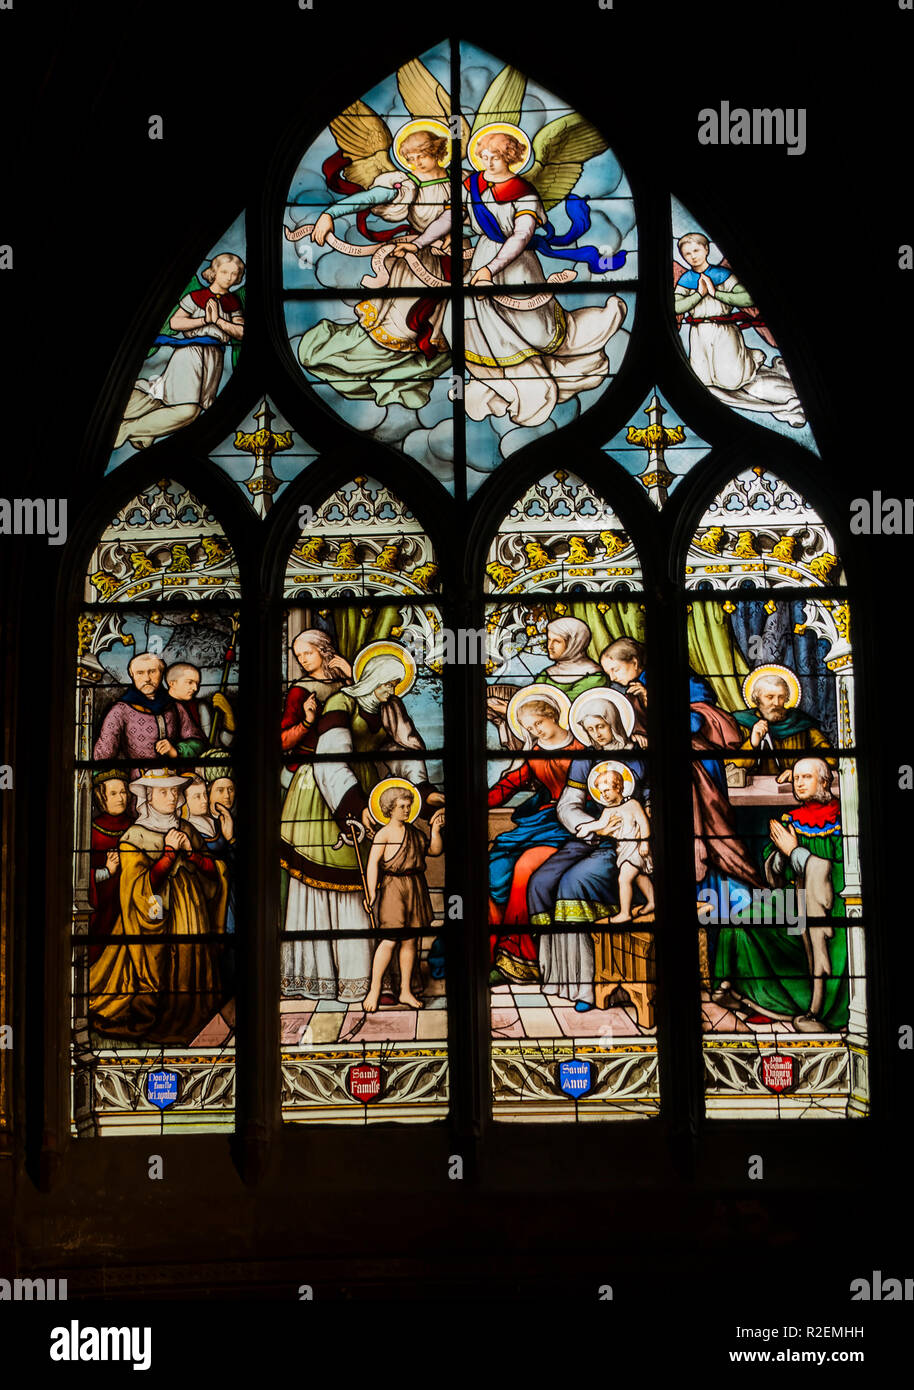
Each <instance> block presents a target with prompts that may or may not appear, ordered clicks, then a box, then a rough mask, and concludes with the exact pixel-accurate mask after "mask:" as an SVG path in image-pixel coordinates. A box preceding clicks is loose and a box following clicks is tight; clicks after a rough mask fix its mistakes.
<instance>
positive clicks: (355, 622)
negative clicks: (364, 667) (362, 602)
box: [333, 605, 400, 662]
mask: <svg viewBox="0 0 914 1390" xmlns="http://www.w3.org/2000/svg"><path fill="white" fill-rule="evenodd" d="M333 622H334V626H335V627H336V649H337V651H338V652H339V654H340V656H344V657H345V658H346V660H347V661H350V662H351V661H353V660H354V659H355V657H356V656H357V655H358V653H359V652H360V651H361V650H362V648H363V647H367V645H368V643H369V642H382V641H383V640H384V639H385V638H386V637H389V636H390V634H391V631H392V629H393V628H395V627H399V625H400V610H399V608H358V607H357V606H356V605H353V607H352V608H337V609H335V610H334V613H333Z"/></svg>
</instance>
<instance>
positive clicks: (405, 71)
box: [397, 58, 470, 154]
mask: <svg viewBox="0 0 914 1390" xmlns="http://www.w3.org/2000/svg"><path fill="white" fill-rule="evenodd" d="M397 86H398V87H399V88H400V95H401V97H402V98H403V104H404V106H405V107H406V109H407V111H408V112H409V114H410V115H411V116H415V117H422V116H431V117H433V118H434V119H435V120H440V121H444V123H445V125H446V124H447V123H448V119H449V117H450V114H451V97H450V93H449V92H448V91H446V90H445V88H444V87H442V85H441V83H440V82H439V81H438V79H437V78H436V77H434V76H433V75H432V74H431V73H430V72H429V70H428V68H427V67H426V66H425V64H424V63H422V62H420V60H419V59H418V58H410V60H409V62H408V63H404V64H403V66H402V67H401V68H399V69H398V71H397ZM469 133H470V127H469V125H468V124H467V122H466V121H465V120H464V118H463V116H461V117H460V150H461V154H462V153H463V151H464V149H465V148H466V142H467V136H468V135H469Z"/></svg>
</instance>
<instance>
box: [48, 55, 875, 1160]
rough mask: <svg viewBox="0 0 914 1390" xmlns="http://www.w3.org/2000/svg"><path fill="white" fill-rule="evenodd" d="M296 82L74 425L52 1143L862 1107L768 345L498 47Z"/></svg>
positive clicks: (828, 727) (739, 285) (838, 806)
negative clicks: (287, 125)
mask: <svg viewBox="0 0 914 1390" xmlns="http://www.w3.org/2000/svg"><path fill="white" fill-rule="evenodd" d="M341 101H342V102H345V103H346V104H342V105H341V107H340V109H336V110H333V111H329V112H324V113H323V115H322V117H321V121H322V124H321V125H320V127H319V128H317V129H316V128H315V124H316V123H315V122H314V121H310V122H309V123H308V124H307V127H304V126H303V129H302V132H301V139H300V140H299V142H298V145H297V148H296V149H295V151H294V154H293V155H291V156H289V155H288V154H287V153H283V154H282V155H281V156H280V157H279V158H278V159H277V161H276V162H275V164H274V167H273V169H272V172H271V173H270V175H269V176H268V179H267V187H266V189H265V192H264V197H263V200H262V208H260V205H258V209H259V210H257V211H253V212H252V211H250V210H249V211H248V212H247V213H245V214H243V215H241V216H240V217H239V218H238V219H237V220H236V222H234V223H233V224H232V225H231V227H229V229H228V230H227V231H226V233H225V234H224V235H223V236H222V237H221V239H220V240H219V241H218V242H213V243H212V244H210V245H206V246H205V247H204V246H202V245H201V247H200V248H199V250H200V256H201V258H200V260H199V262H198V264H197V268H196V270H195V271H194V274H193V276H192V278H191V280H190V281H183V280H182V282H181V284H179V285H177V286H176V287H175V293H174V295H173V296H169V297H167V302H166V301H165V300H163V301H162V302H161V303H160V304H158V305H156V306H155V309H154V312H152V311H151V312H150V320H149V321H150V323H152V322H153V321H154V322H155V324H156V326H158V325H159V324H160V325H161V331H159V332H154V333H153V335H152V336H153V339H154V341H152V342H151V346H150V351H149V352H148V354H147V355H146V356H145V357H143V358H142V359H141V361H140V362H139V364H138V367H137V371H136V375H135V378H134V381H133V383H132V384H131V385H130V386H129V388H128V390H127V391H126V392H125V393H124V395H125V399H123V400H121V401H120V402H119V406H118V409H117V411H116V412H115V414H116V418H115V416H113V415H111V414H110V411H109V414H108V416H107V417H106V428H107V439H106V449H105V457H106V472H107V474H108V475H110V476H107V477H106V478H105V479H104V481H103V483H102V491H101V494H100V495H101V499H102V500H101V502H100V503H99V505H100V506H102V507H103V508H106V509H107V510H109V511H111V512H112V513H115V512H116V515H115V519H114V521H113V522H112V523H111V524H110V525H107V526H103V525H99V526H98V527H96V533H95V538H94V542H93V541H92V540H89V541H87V539H86V538H85V537H83V538H82V540H81V541H80V543H81V544H83V551H84V553H83V557H82V559H84V558H85V553H87V552H88V549H89V546H90V544H92V543H94V546H95V548H94V550H93V551H92V557H91V563H90V564H89V566H88V569H86V568H85V566H82V568H81V570H80V579H81V582H82V577H83V575H85V580H84V584H85V589H84V594H83V598H82V601H81V605H80V611H79V614H78V615H77V624H78V634H77V644H78V651H77V653H76V669H77V679H76V700H77V724H76V728H77V734H76V746H75V749H74V776H75V801H74V819H73V824H74V828H75V836H76V841H75V861H74V862H75V870H74V875H75V876H74V880H73V885H74V887H73V901H74V913H73V924H72V933H73V957H72V975H71V984H72V997H73V1015H72V1018H73V1027H72V1051H71V1055H72V1082H73V1084H72V1106H71V1113H70V1115H69V1123H70V1126H71V1129H72V1132H74V1133H75V1134H77V1135H79V1136H94V1135H108V1134H118V1133H120V1134H137V1133H141V1134H148V1133H157V1132H160V1131H162V1130H163V1129H164V1130H175V1131H182V1132H188V1133H191V1132H195V1131H204V1130H223V1131H226V1130H232V1129H234V1128H240V1129H241V1130H242V1131H243V1132H245V1133H246V1134H249V1135H250V1134H256V1135H258V1136H263V1135H270V1134H271V1133H273V1131H274V1128H275V1126H277V1124H278V1123H280V1122H281V1121H284V1122H286V1123H287V1124H288V1126H289V1130H290V1131H292V1132H295V1131H296V1130H300V1129H301V1128H302V1127H316V1126H317V1125H324V1126H330V1127H331V1128H335V1127H338V1126H340V1125H342V1126H351V1125H352V1124H362V1125H368V1124H371V1125H373V1126H374V1127H380V1126H381V1125H383V1124H384V1123H390V1124H392V1123H394V1122H396V1123H397V1124H398V1125H401V1126H402V1125H416V1124H419V1123H427V1122H429V1121H436V1122H439V1123H447V1124H449V1125H451V1126H453V1127H454V1128H455V1129H456V1131H457V1132H458V1133H459V1134H462V1135H464V1136H467V1135H472V1134H475V1133H477V1132H478V1131H479V1129H480V1128H481V1127H482V1126H484V1125H485V1123H486V1122H487V1121H488V1119H489V1117H490V1116H491V1117H492V1118H494V1119H495V1120H496V1121H504V1122H506V1124H505V1125H502V1126H499V1127H498V1128H497V1130H496V1132H500V1133H502V1134H504V1133H505V1132H506V1128H507V1122H512V1123H514V1124H517V1123H518V1122H520V1123H530V1122H549V1123H550V1124H552V1125H553V1128H554V1123H555V1122H557V1121H559V1122H560V1121H563V1120H567V1121H569V1122H571V1121H574V1122H577V1121H588V1122H589V1121H594V1120H606V1119H623V1118H642V1119H644V1118H649V1119H653V1120H654V1121H655V1122H659V1123H663V1122H664V1121H665V1120H667V1119H671V1118H672V1119H678V1120H679V1121H681V1120H682V1118H683V1117H684V1116H686V1115H687V1114H691V1115H694V1114H695V1113H697V1112H699V1111H701V1110H702V1109H703V1110H704V1113H705V1114H706V1115H707V1117H708V1118H712V1119H713V1118H721V1117H729V1118H733V1117H736V1118H739V1119H744V1118H747V1117H766V1118H775V1117H778V1116H781V1115H800V1114H816V1115H819V1116H822V1115H828V1116H839V1115H846V1114H850V1113H852V1114H862V1113H864V1112H865V1110H866V1106H867V1101H866V1085H865V1065H864V1060H865V1027H864V1022H865V1008H864V974H863V964H862V932H863V925H862V922H860V923H857V922H856V921H854V922H853V925H849V923H851V921H852V919H854V918H856V917H858V916H859V911H860V872H859V856H858V855H857V853H856V844H857V839H856V837H857V827H856V820H855V817H856V802H857V798H856V750H855V747H854V739H853V736H852V723H853V693H852V685H851V677H850V646H849V635H848V622H849V619H848V617H847V614H848V608H847V594H846V589H845V587H844V576H843V571H842V569H841V564H840V562H839V560H838V549H837V547H836V544H835V542H834V540H833V538H832V536H831V534H830V533H829V532H828V530H827V529H826V526H825V523H824V522H823V521H822V519H821V516H820V513H819V511H818V510H817V509H816V507H815V506H814V505H813V503H812V502H811V501H808V500H807V492H808V494H809V497H810V498H814V497H815V496H816V489H815V486H814V485H813V486H811V487H809V488H807V481H810V480H811V481H812V483H813V484H814V483H815V472H814V468H815V464H816V463H818V462H819V456H818V450H817V446H816V441H815V439H814V437H813V434H812V430H811V426H810V425H809V423H808V421H807V418H806V411H805V409H804V407H803V405H802V403H801V402H800V401H799V398H798V396H797V394H796V390H795V387H794V383H793V381H792V378H791V376H790V373H789V369H788V365H787V364H788V358H787V357H785V356H784V355H783V354H782V351H781V349H780V347H778V345H777V340H776V337H775V335H774V330H773V329H772V327H771V325H769V324H768V323H767V322H766V321H765V320H764V319H763V317H762V311H761V309H760V308H759V306H757V305H756V304H755V302H754V300H753V298H752V295H751V292H750V289H749V288H747V287H746V285H745V284H744V283H743V281H742V280H741V279H740V278H739V275H738V268H737V269H736V270H735V269H734V268H733V266H732V265H731V262H730V261H729V260H728V259H727V257H726V255H725V253H724V250H723V249H722V248H720V247H719V246H718V245H717V244H716V243H715V242H714V240H713V238H712V237H711V236H710V235H708V234H706V233H705V232H704V231H703V230H702V228H701V226H700V224H698V223H697V222H695V221H694V219H692V218H691V216H690V215H689V214H688V213H687V212H686V210H685V208H684V207H683V205H682V204H681V203H679V202H678V201H677V200H676V199H673V200H672V203H671V202H670V200H669V198H668V196H667V195H666V194H665V193H664V194H662V195H658V193H657V191H656V189H655V188H654V187H653V186H652V183H651V180H650V179H649V178H647V176H646V171H645V170H643V169H639V168H636V167H634V165H633V166H632V168H631V169H630V170H628V171H625V170H623V168H622V165H621V164H620V162H619V160H618V159H617V158H616V157H615V155H614V154H613V152H612V149H611V148H610V145H609V143H608V140H607V138H606V136H605V135H604V134H603V133H601V132H600V131H599V130H598V129H597V127H596V126H595V125H594V124H593V123H592V121H591V119H590V118H589V117H588V116H587V115H584V114H582V113H580V112H578V111H577V110H575V109H574V107H572V106H569V105H568V104H567V103H566V102H565V101H564V100H563V99H562V98H560V97H557V96H555V95H554V94H553V93H552V92H550V91H548V90H547V89H546V88H545V87H543V86H542V85H540V83H539V82H538V81H536V80H535V79H534V78H533V77H529V76H527V75H525V74H523V73H521V72H520V71H519V70H518V69H516V68H515V67H513V66H512V65H511V64H510V55H509V61H508V62H505V61H504V60H503V59H502V58H500V57H499V58H495V57H493V56H492V55H490V54H488V53H486V52H485V51H483V50H482V49H480V48H479V47H478V46H476V45H475V44H473V43H472V42H454V43H442V44H440V45H438V46H437V47H435V48H433V49H431V50H429V51H427V52H425V53H423V54H422V55H420V56H414V57H407V58H406V59H405V60H404V62H403V64H402V66H401V67H400V68H399V69H398V70H397V72H396V73H393V74H391V75H389V76H388V77H386V78H382V79H380V80H379V81H378V82H377V84H376V86H375V87H374V88H372V89H371V90H370V91H368V92H367V93H366V94H365V95H364V97H362V98H360V99H358V100H348V98H347V97H344V98H342V99H341ZM607 134H608V135H610V136H611V135H612V132H607ZM636 212H637V214H638V224H637V227H636ZM248 248H251V255H252V256H253V261H252V260H251V256H249V250H248ZM728 250H729V251H730V254H731V255H732V254H733V251H732V248H728ZM671 266H672V273H671V271H670V268H671ZM458 268H459V270H458ZM648 268H650V273H649V270H648ZM249 276H250V281H251V284H252V286H254V287H256V291H255V290H252V292H251V293H250V294H248V293H247V283H248V277H249ZM172 478H178V479H181V480H185V479H186V480H187V481H186V484H185V482H184V481H181V482H171V481H168V479H172ZM191 489H192V491H191ZM128 493H129V494H131V500H130V501H129V502H127V503H124V504H122V503H121V500H120V499H123V498H124V496H125V495H126V494H128ZM201 498H202V499H206V500H205V501H201V500H199V499H201ZM210 502H211V503H212V506H213V508H214V510H212V511H211V510H209V505H210ZM100 515H101V513H100ZM217 517H218V518H219V520H217ZM229 538H230V539H229ZM71 544H72V546H73V548H74V555H75V553H76V545H77V542H76V541H75V540H74V541H73V542H72V543H71ZM80 565H82V560H79V561H78V562H77V560H75V559H74V561H73V564H72V566H71V569H72V570H73V572H75V569H76V568H77V567H79V566H80ZM239 575H243V578H244V583H243V586H242V584H241V580H240V578H239ZM242 651H243V652H244V655H245V660H244V663H243V665H242V664H240V663H239V653H240V652H242ZM141 655H142V656H145V658H146V660H145V662H139V663H138V662H137V658H138V657H139V656H141ZM141 668H142V669H141ZM766 668H767V669H766ZM194 673H196V675H195V674H194ZM141 682H142V683H141ZM172 685H173V686H174V689H172V688H171V687H172ZM192 686H193V687H194V688H193V689H191V687H192ZM166 692H167V693H166ZM785 692H786V693H785ZM686 706H688V712H687V710H686ZM763 710H769V711H770V712H769V713H768V714H766V715H764V717H762V712H763ZM761 723H764V724H765V726H766V727H765V729H764V731H763V732H762V733H761V734H759V733H758V732H757V730H758V727H759V725H760V724H761ZM778 725H780V730H778V727H777V726H778ZM788 730H789V732H788ZM779 733H780V734H782V735H783V738H782V739H779ZM747 740H748V746H744V744H745V743H746V741H747ZM790 740H793V741H792V742H791V741H790ZM816 750H819V751H816ZM810 764H811V765H812V766H811V767H810V766H808V765H810ZM822 768H824V769H825V772H824V773H823V772H822ZM787 773H789V777H787V776H784V775H783V774H787ZM118 774H120V775H118ZM236 791H237V800H236V798H235V793H236ZM807 791H808V792H809V794H808V795H807ZM172 802H174V804H173V805H172ZM445 807H446V813H445ZM109 841H110V842H114V841H116V848H112V847H111V846H110V845H109ZM141 841H142V842H143V843H140V842H141ZM794 841H795V842H796V843H794ZM826 844H827V846H828V848H827V850H825V851H824V852H823V846H825V845H826ZM699 870H700V872H699ZM766 874H767V875H769V876H768V877H766ZM128 880H130V882H129V883H128ZM801 880H802V887H803V890H804V892H805V893H806V894H807V901H809V900H810V898H812V899H814V905H815V908H816V911H815V913H814V914H813V917H814V918H815V920H814V921H813V920H812V919H810V922H809V923H808V924H807V925H806V926H804V928H803V929H802V930H800V931H797V932H793V931H791V930H790V929H791V927H793V926H795V925H796V923H794V922H791V921H786V922H778V921H775V920H773V918H772V913H775V912H776V911H777V910H778V909H777V904H776V903H775V905H774V906H772V901H773V900H772V898H771V895H770V894H771V892H774V891H775V890H778V891H780V892H781V903H782V907H783V903H784V902H785V901H786V899H787V897H789V893H790V892H794V891H796V892H799V888H800V885H801ZM134 881H135V883H134ZM131 884H132V885H133V886H131ZM763 886H764V887H765V888H767V889H769V890H770V892H769V897H768V899H766V900H765V901H764V902H763V903H762V904H761V906H759V907H758V908H757V911H758V914H759V915H757V916H756V917H751V916H750V919H749V920H748V922H747V923H746V922H742V921H736V922H735V921H733V920H727V921H723V920H715V921H712V920H711V913H712V912H716V913H717V914H718V916H719V915H720V914H721V913H722V912H723V911H724V910H725V909H724V900H725V898H726V899H727V901H728V902H731V903H732V900H733V898H734V896H738V894H739V893H740V892H742V891H745V890H748V892H749V895H750V900H751V894H752V891H753V890H754V889H758V890H759V891H760V892H761V890H762V888H763ZM731 890H732V891H731ZM714 895H716V897H715V896H714ZM728 895H729V897H728ZM131 904H132V906H131ZM128 909H129V910H128ZM726 910H727V911H729V910H730V909H729V908H727V909H726ZM783 910H785V911H789V908H787V909H783ZM750 911H756V905H755V904H753V905H752V906H751V909H750ZM696 913H697V919H696V917H695V915H694V914H696ZM766 914H767V915H766ZM839 919H840V920H839ZM131 925H132V927H133V934H132V938H131V933H130V930H129V928H130V927H131ZM694 925H697V928H698V930H697V931H696V930H694V929H693V927H694ZM778 933H780V934H778ZM190 937H193V938H195V939H194V940H192V941H191V940H189V939H188V938H190ZM699 1024H700V1027H699V1026H698V1025H699ZM700 1030H701V1031H700ZM236 1042H237V1048H236ZM683 1056H688V1057H690V1058H691V1059H692V1061H694V1062H695V1063H696V1066H694V1067H691V1066H683V1065H682V1064H681V1063H680V1061H679V1059H680V1058H681V1057H683ZM701 1067H704V1071H703V1072H702V1071H701V1070H700V1068H701ZM585 1127H586V1126H585ZM627 1128H630V1127H627ZM634 1128H636V1129H643V1130H645V1131H649V1128H650V1127H647V1126H636V1127H634Z"/></svg>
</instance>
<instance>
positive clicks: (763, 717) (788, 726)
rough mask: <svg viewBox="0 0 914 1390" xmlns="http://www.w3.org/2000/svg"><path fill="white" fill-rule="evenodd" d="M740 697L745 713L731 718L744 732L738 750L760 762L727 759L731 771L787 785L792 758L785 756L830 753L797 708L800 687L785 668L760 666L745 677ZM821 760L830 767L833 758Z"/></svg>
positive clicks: (826, 743) (825, 741) (822, 737)
mask: <svg viewBox="0 0 914 1390" xmlns="http://www.w3.org/2000/svg"><path fill="white" fill-rule="evenodd" d="M743 695H744V696H745V699H746V704H747V705H748V706H749V708H748V709H744V710H735V711H734V713H733V718H734V719H735V720H736V722H737V724H739V725H740V726H741V727H742V729H743V730H744V732H745V738H744V739H743V742H742V744H741V749H742V750H745V751H746V752H751V753H756V754H758V753H761V754H763V755H764V756H762V757H761V758H728V759H727V762H729V763H732V764H733V765H734V766H735V767H744V768H747V769H749V770H750V771H751V772H753V773H755V774H756V776H762V777H776V778H777V780H778V781H779V782H789V781H790V779H791V776H792V764H793V763H794V762H795V761H796V760H795V759H794V758H788V757H784V756H783V755H784V754H785V753H793V752H796V753H811V752H815V751H818V750H820V749H821V750H824V749H829V750H830V749H831V744H830V743H829V741H828V739H827V738H826V737H825V734H823V732H822V730H821V729H820V728H819V726H818V725H817V724H816V722H815V720H814V719H813V718H812V717H811V716H810V715H808V714H807V713H806V712H805V710H802V709H800V708H798V706H799V699H800V683H799V681H798V680H797V678H796V676H795V675H794V673H793V672H792V671H790V670H788V668H787V667H786V666H760V667H759V668H758V670H756V671H753V672H752V673H751V674H750V675H749V676H747V677H746V680H745V682H744V683H743ZM822 756H823V757H825V761H826V762H827V763H828V764H829V765H830V766H831V767H835V766H836V765H837V760H836V759H835V758H834V757H833V756H826V755H825V754H824V752H823V753H822Z"/></svg>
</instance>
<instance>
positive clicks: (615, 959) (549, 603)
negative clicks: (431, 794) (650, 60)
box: [486, 471, 659, 1120]
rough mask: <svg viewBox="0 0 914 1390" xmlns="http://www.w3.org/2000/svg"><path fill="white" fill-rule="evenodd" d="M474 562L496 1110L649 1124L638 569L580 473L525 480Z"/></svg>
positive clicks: (650, 896) (513, 1116)
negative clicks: (480, 601) (488, 597)
mask: <svg viewBox="0 0 914 1390" xmlns="http://www.w3.org/2000/svg"><path fill="white" fill-rule="evenodd" d="M489 554H490V557H491V558H490V559H489V560H488V562H487V564H486V576H487V585H486V587H487V589H488V590H489V592H492V593H496V594H498V595H499V601H498V602H497V603H494V602H493V603H490V604H489V605H488V606H487V620H486V629H487V632H488V634H489V649H490V652H491V657H490V660H489V663H488V666H489V670H490V674H489V675H488V677H487V690H486V717H487V721H488V727H489V736H488V747H489V749H490V750H491V751H490V754H489V758H488V778H487V782H488V797H487V800H488V808H489V809H488V817H489V825H488V831H489V837H490V847H489V922H490V925H491V975H490V986H491V1015H492V1089H493V1111H494V1114H495V1116H496V1118H499V1119H505V1120H543V1119H550V1120H558V1119H566V1120H574V1119H595V1118H616V1117H622V1116H632V1115H652V1114H656V1112H657V1107H658V1102H659V1090H658V1080H657V1048H656V1041H655V1037H656V1025H655V1021H654V996H655V978H654V938H653V931H652V925H653V923H654V921H655V905H654V888H653V861H652V857H651V821H650V814H651V780H652V779H651V773H650V771H649V764H648V753H647V743H648V740H647V727H646V723H645V715H646V710H647V699H648V686H647V645H646V640H645V639H646V632H645V622H644V604H643V602H641V601H640V599H641V593H640V589H641V569H640V564H639V562H638V557H637V555H636V554H635V552H634V548H633V546H632V543H631V540H630V538H629V536H628V535H627V534H626V532H625V530H624V529H623V528H622V525H621V523H620V521H619V518H618V517H617V516H616V515H615V513H614V512H613V511H612V510H611V509H610V507H608V506H607V504H606V503H605V502H604V500H603V499H602V498H601V497H598V496H596V495H595V494H594V493H593V491H592V490H591V489H590V488H589V487H587V486H586V485H585V484H584V483H583V482H582V480H581V479H580V478H578V477H575V476H574V475H573V474H568V473H565V472H564V471H558V472H555V473H553V474H551V475H549V476H548V477H545V478H542V479H541V480H540V481H539V482H538V483H536V484H534V485H533V486H532V487H531V488H529V489H528V491H527V492H526V493H525V495H524V496H523V497H522V498H520V499H519V500H518V502H517V504H516V505H515V506H514V507H512V508H511V511H510V512H509V514H508V516H507V518H506V519H505V521H504V522H503V524H502V526H501V527H500V528H499V531H498V533H497V535H496V536H495V539H494V540H493V542H492V546H491V549H490V552H489Z"/></svg>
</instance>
